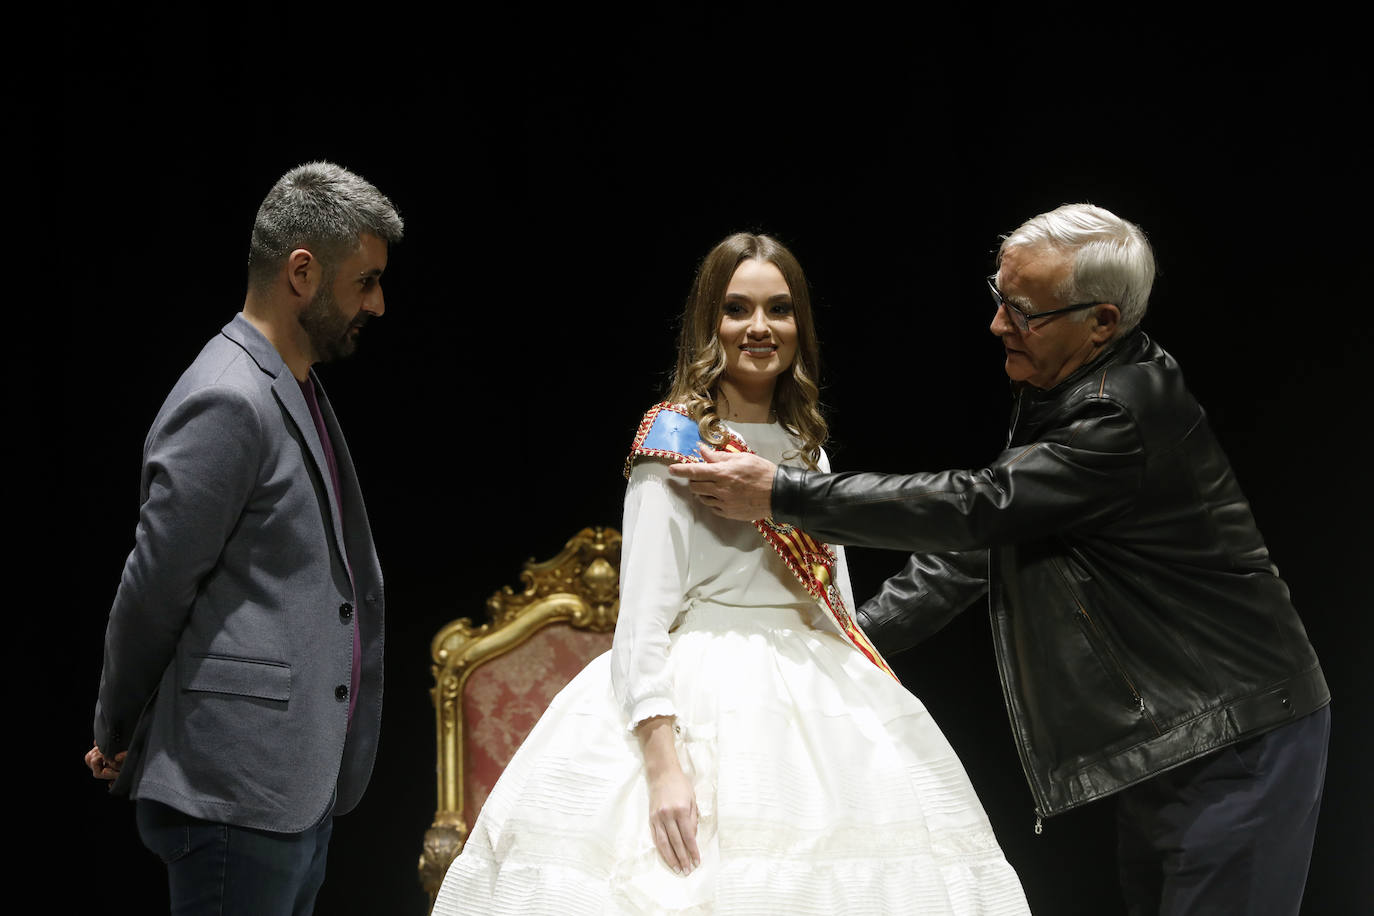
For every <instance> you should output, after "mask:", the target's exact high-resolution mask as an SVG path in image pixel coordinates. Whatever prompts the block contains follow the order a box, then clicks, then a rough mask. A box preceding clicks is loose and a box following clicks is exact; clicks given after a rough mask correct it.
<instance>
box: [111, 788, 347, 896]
mask: <svg viewBox="0 0 1374 916" xmlns="http://www.w3.org/2000/svg"><path fill="white" fill-rule="evenodd" d="M136 817H137V820H138V835H139V836H140V837H141V838H142V840H143V845H145V846H147V847H148V848H149V849H150V850H152V851H153V852H154V853H155V854H156V855H157V856H158V858H160V859H162V861H163V862H164V863H165V864H166V866H167V882H168V889H169V891H170V894H171V902H172V910H171V911H172V914H173V916H200V914H211V913H213V914H216V916H219V914H224V916H231V914H232V916H248V914H253V916H308V914H310V913H311V912H313V911H314V909H315V895H316V894H317V893H319V890H320V886H321V885H322V884H324V869H325V859H326V858H327V856H328V852H329V837H330V834H331V833H332V832H333V829H334V818H333V817H332V816H326V817H325V818H324V820H322V821H320V823H319V824H317V825H315V826H314V827H312V828H310V829H309V830H306V831H305V832H304V833H272V832H270V831H267V830H251V829H248V828H246V827H234V826H231V825H229V824H219V823H215V822H214V821H203V820H200V819H199V818H194V817H190V816H188V815H185V814H182V813H181V812H180V811H177V810H176V809H174V808H169V807H168V806H166V805H163V804H159V803H158V802H154V801H147V800H143V799H141V800H139V801H138V802H137V814H136Z"/></svg>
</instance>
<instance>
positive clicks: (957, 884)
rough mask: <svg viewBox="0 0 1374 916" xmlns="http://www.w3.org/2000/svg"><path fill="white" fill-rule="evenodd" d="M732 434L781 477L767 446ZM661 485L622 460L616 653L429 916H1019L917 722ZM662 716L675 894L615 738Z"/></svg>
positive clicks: (676, 484) (557, 709) (770, 432)
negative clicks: (675, 761)
mask: <svg viewBox="0 0 1374 916" xmlns="http://www.w3.org/2000/svg"><path fill="white" fill-rule="evenodd" d="M730 425H731V427H732V428H733V429H734V430H735V431H736V432H737V433H738V434H739V435H740V436H741V437H742V438H743V439H744V441H745V442H746V443H748V445H749V446H750V447H751V448H752V449H753V450H754V451H756V452H758V453H759V454H760V455H763V456H764V457H765V458H769V459H770V460H773V461H775V462H776V461H779V460H783V461H784V463H789V464H790V463H797V462H796V459H795V457H793V449H794V448H795V445H794V443H793V441H792V440H791V439H790V438H789V437H788V436H787V434H786V433H785V432H784V431H783V430H782V429H781V427H779V426H778V425H777V424H766V423H732V424H730ZM785 454H786V455H787V456H789V457H788V458H786V459H784V455H785ZM668 463H669V462H667V461H663V460H657V459H640V460H638V461H637V462H636V464H635V467H634V470H633V473H632V474H631V477H630V483H629V487H628V489H627V491H626V495H625V519H624V526H623V536H624V541H623V545H622V554H621V592H620V618H619V624H618V625H617V627H616V633H615V642H614V647H613V648H612V650H611V651H610V652H608V653H606V654H605V655H602V656H601V657H599V658H597V659H595V660H594V661H592V662H591V663H590V664H589V665H588V666H587V667H586V668H585V669H584V670H583V671H582V672H581V673H580V674H579V675H578V676H577V677H576V678H574V679H573V680H572V681H571V682H570V683H569V684H568V686H567V687H565V688H564V689H563V691H562V692H561V693H559V695H558V696H557V697H556V698H555V699H554V701H553V703H552V704H551V705H550V706H549V709H548V711H547V712H546V713H545V714H544V716H543V717H542V718H541V719H540V720H539V722H538V724H536V725H535V727H534V729H533V731H531V732H530V735H529V737H528V738H527V739H526V740H525V743H524V744H523V745H522V746H521V747H520V749H519V751H517V752H516V754H515V757H514V759H512V760H511V763H510V765H509V766H508V767H507V768H506V770H505V773H504V774H503V775H502V776H501V779H500V780H499V781H498V782H497V784H496V786H495V788H494V789H493V790H492V793H491V795H490V797H489V798H488V799H487V802H486V804H485V805H484V806H483V808H482V812H481V814H480V815H479V817H478V818H477V822H476V824H474V825H473V828H472V832H471V834H470V835H469V837H468V840H467V845H466V846H465V847H464V849H463V852H462V855H460V856H459V857H458V859H457V860H456V861H455V862H454V863H453V865H452V866H451V867H450V868H449V871H448V874H447V875H446V877H445V879H444V884H443V888H442V889H441V890H440V892H439V896H438V899H437V900H436V902H435V905H434V913H435V914H440V916H456V914H484V916H486V914H512V916H541V914H549V916H569V914H589V916H590V914H597V916H600V914H606V913H612V914H624V913H676V914H708V913H709V914H743V913H779V914H788V916H804V914H818V916H820V914H824V916H835V914H843V913H854V914H899V913H900V914H907V913H920V914H928V913H951V914H975V913H976V914H999V916H1000V914H1012V913H1026V912H1028V910H1027V907H1026V900H1025V896H1024V894H1023V892H1022V890H1021V885H1020V882H1019V881H1018V880H1017V877H1016V873H1015V872H1014V871H1013V870H1012V868H1011V866H1010V865H1008V864H1007V862H1006V860H1005V858H1004V857H1003V855H1002V851H1001V849H1000V848H999V847H998V845H997V840H996V839H995V837H994V836H993V833H992V828H991V826H990V825H989V823H988V819H987V816H986V815H985V814H984V813H983V809H982V806H981V805H980V804H979V803H978V798H977V796H976V795H975V794H974V791H973V787H972V786H971V785H970V783H969V780H968V776H967V775H966V774H965V772H964V769H963V767H962V766H961V765H960V763H959V760H958V758H957V757H956V756H955V754H954V751H953V750H952V749H951V748H950V746H949V744H948V742H946V741H945V738H944V735H942V734H941V733H940V730H939V728H938V727H937V726H936V725H935V723H934V721H932V720H931V718H930V715H929V714H928V713H927V712H926V710H925V707H924V706H923V705H922V704H921V702H920V700H918V699H916V698H915V697H914V696H912V695H911V694H910V693H908V692H907V691H906V690H905V689H904V688H903V687H902V686H901V685H900V684H898V683H897V682H896V681H894V680H893V679H892V678H891V677H890V676H889V675H887V674H886V673H884V672H883V671H881V670H880V669H879V668H878V667H876V666H875V665H874V664H873V663H872V662H870V661H869V660H868V659H866V658H864V657H863V656H862V655H861V654H860V653H859V652H858V650H856V649H854V648H853V647H852V646H851V645H850V644H849V643H848V642H847V641H846V640H844V639H843V638H842V637H841V636H840V635H839V631H838V630H837V628H836V627H835V626H834V625H833V624H831V623H829V621H828V619H827V618H826V616H825V615H824V613H823V612H822V611H821V610H820V609H819V608H818V607H817V606H816V604H815V602H814V601H813V600H812V599H811V598H810V596H809V595H808V594H807V593H806V591H805V590H804V589H803V588H802V586H801V584H800V583H799V582H797V580H796V579H795V578H794V577H793V576H792V574H791V573H790V572H789V571H788V569H787V568H786V567H785V566H784V565H783V563H782V561H781V560H780V559H779V558H778V556H777V555H776V554H775V553H774V552H773V549H772V548H771V547H769V546H768V544H767V543H765V542H764V540H763V538H762V537H761V536H760V535H759V533H758V531H756V530H755V529H754V527H753V526H752V525H749V524H746V523H742V522H734V521H728V520H725V519H721V518H718V517H716V516H715V515H713V514H711V512H709V511H708V510H706V509H704V508H703V507H701V506H700V504H698V503H697V501H696V500H695V499H693V498H692V496H691V495H690V493H689V492H688V490H687V487H686V484H685V483H684V482H683V481H681V480H679V479H677V478H674V477H671V476H670V475H669V474H668V471H667V466H668ZM837 553H839V560H840V562H839V564H838V569H837V573H838V576H837V579H838V582H839V584H840V588H841V591H842V592H843V594H844V597H845V600H846V602H848V606H849V608H850V609H851V610H852V609H853V607H854V604H853V597H852V595H851V589H850V584H849V576H848V571H847V569H846V567H845V565H844V555H843V552H842V551H837ZM661 715H674V716H676V717H677V728H678V753H679V757H680V759H681V761H682V765H683V770H684V771H685V772H686V773H687V775H688V777H689V778H691V779H692V781H693V784H694V786H695V789H696V800H697V807H698V808H699V810H700V821H699V826H698V832H697V843H698V847H699V849H700V852H701V860H702V861H701V866H700V867H699V868H697V869H696V870H695V871H693V872H692V874H690V875H688V876H687V877H680V876H678V875H676V874H674V873H673V872H672V871H671V870H670V869H669V868H668V867H667V866H666V865H665V864H664V863H663V861H662V859H661V858H660V856H659V854H658V851H657V849H655V847H654V843H653V837H652V834H651V832H650V827H649V792H648V783H647V781H646V778H645V774H644V758H643V755H642V753H641V752H640V748H639V742H638V739H637V738H636V737H635V735H634V733H633V731H632V729H633V726H634V724H636V723H638V722H640V721H643V720H644V719H646V718H649V717H651V716H661Z"/></svg>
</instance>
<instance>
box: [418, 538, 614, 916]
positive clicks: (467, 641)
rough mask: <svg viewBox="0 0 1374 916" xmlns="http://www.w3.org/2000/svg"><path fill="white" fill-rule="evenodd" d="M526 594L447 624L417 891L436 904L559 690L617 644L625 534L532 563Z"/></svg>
mask: <svg viewBox="0 0 1374 916" xmlns="http://www.w3.org/2000/svg"><path fill="white" fill-rule="evenodd" d="M520 579H521V583H522V585H523V589H522V590H521V591H519V592H517V591H515V590H514V589H512V588H510V587H509V586H507V587H505V588H503V589H501V591H499V592H497V593H496V594H494V595H492V596H491V598H489V599H488V600H487V611H488V614H489V616H490V622H488V623H485V624H483V625H482V626H480V627H474V626H473V625H472V621H471V620H469V619H468V618H460V619H458V620H454V621H451V622H449V623H447V624H445V625H444V626H443V627H442V628H441V629H440V630H439V632H438V633H436V634H435V636H434V640H433V641H432V642H431V644H430V655H431V658H432V661H433V666H432V668H431V670H432V671H433V674H434V687H433V689H431V691H430V695H431V697H432V698H433V700H434V724H435V739H436V750H437V756H438V759H437V763H436V771H437V775H438V807H437V810H436V811H435V815H434V823H433V824H432V825H431V826H430V828H429V830H427V831H426V832H425V841H424V852H423V854H422V855H421V856H420V883H421V884H422V885H424V888H425V891H426V893H428V894H429V900H430V905H431V906H433V903H434V897H435V895H436V894H438V892H439V885H440V884H442V883H443V880H444V873H445V872H446V871H447V870H448V866H449V863H451V862H452V861H453V860H454V859H455V858H456V857H457V856H458V853H459V852H461V851H462V848H463V843H464V841H465V840H466V839H467V835H468V830H469V828H470V827H471V825H472V823H473V822H474V821H475V820H476V818H477V812H478V811H480V810H481V808H482V803H483V802H485V801H486V799H487V794H488V793H489V792H491V789H492V787H493V786H494V785H495V784H496V780H497V779H498V778H499V777H500V775H501V771H502V770H504V769H505V766H506V764H507V763H509V762H510V759H511V757H512V756H513V755H514V754H515V751H516V749H517V748H519V746H520V743H521V742H522V741H523V740H524V739H525V736H526V735H528V734H529V732H530V729H532V728H533V727H534V724H535V722H537V721H538V720H539V717H540V716H541V715H542V714H543V712H544V710H545V708H547V706H548V704H549V701H551V700H552V699H553V698H554V696H555V695H556V694H557V693H558V691H560V690H562V689H563V687H564V685H566V684H567V683H568V681H570V680H572V679H573V677H574V676H576V675H577V673H578V672H579V671H581V670H582V669H583V667H585V666H586V664H587V662H589V661H591V660H592V659H593V658H595V657H596V656H598V655H600V654H601V653H602V652H605V651H606V650H607V649H609V648H610V646H611V636H612V634H613V632H614V630H615V620H616V614H617V612H618V611H619V609H620V600H619V599H620V532H618V531H616V530H615V529H614V528H584V529H583V530H582V531H580V532H578V533H577V534H576V535H574V536H573V538H572V539H571V540H569V541H568V543H567V544H566V545H565V546H564V547H563V550H562V552H560V553H559V554H558V556H556V557H554V558H553V559H551V560H546V561H544V562H542V563H536V562H535V561H534V560H529V561H527V562H526V563H525V568H524V571H523V572H522V573H521V574H520Z"/></svg>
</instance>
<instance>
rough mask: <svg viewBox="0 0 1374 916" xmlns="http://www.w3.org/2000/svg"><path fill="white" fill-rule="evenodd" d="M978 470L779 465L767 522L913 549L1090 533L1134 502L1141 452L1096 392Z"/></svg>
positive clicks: (1132, 431)
mask: <svg viewBox="0 0 1374 916" xmlns="http://www.w3.org/2000/svg"><path fill="white" fill-rule="evenodd" d="M1064 412H1065V413H1066V414H1069V415H1067V416H1061V417H1057V418H1055V422H1050V423H1045V424H1043V426H1042V428H1043V429H1044V430H1045V433H1044V435H1043V437H1041V438H1039V439H1037V440H1035V441H1032V442H1029V443H1027V444H1025V445H1017V446H1013V447H1011V448H1008V449H1007V450H1006V451H1004V452H1003V453H1002V454H1001V455H999V456H998V457H997V460H996V461H994V462H993V463H992V464H991V465H989V466H988V467H986V468H983V469H981V470H970V471H941V472H937V473H917V474H871V473H847V474H820V473H816V472H814V471H806V470H803V469H799V468H790V467H780V468H778V472H777V475H776V476H775V477H774V480H773V518H774V520H775V521H779V522H786V523H790V524H793V525H796V526H798V527H800V528H803V529H805V530H806V531H807V532H808V533H810V534H811V536H812V537H815V538H818V539H820V540H823V541H825V542H826V543H830V544H846V545H855V546H860V547H882V548H886V549H891V550H909V551H915V552H918V553H944V552H948V551H963V550H978V549H982V548H988V547H998V546H1002V545H1006V544H1013V543H1017V542H1021V541H1028V540H1033V539H1037V538H1043V537H1044V536H1045V535H1046V534H1049V533H1051V532H1053V533H1056V534H1065V533H1072V532H1082V531H1091V530H1094V529H1096V528H1098V527H1100V526H1101V525H1103V524H1105V523H1107V522H1109V521H1111V520H1112V519H1114V518H1116V517H1118V516H1119V515H1120V514H1121V513H1122V511H1123V510H1124V509H1126V508H1128V507H1129V506H1130V505H1131V503H1132V501H1133V500H1134V499H1135V496H1136V493H1137V491H1138V490H1139V486H1140V481H1141V479H1142V476H1143V472H1144V464H1145V457H1144V450H1143V448H1142V445H1141V441H1140V436H1139V434H1138V432H1137V430H1136V427H1135V424H1134V422H1133V421H1132V418H1131V416H1130V414H1129V413H1128V412H1127V410H1126V409H1125V408H1124V407H1123V406H1122V405H1120V404H1119V403H1117V402H1116V401H1114V400H1111V399H1109V398H1102V397H1092V398H1087V399H1084V400H1082V401H1079V402H1078V403H1077V404H1076V405H1075V406H1074V407H1073V408H1071V409H1070V408H1066V409H1065V411H1064Z"/></svg>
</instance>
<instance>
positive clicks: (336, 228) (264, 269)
mask: <svg viewBox="0 0 1374 916" xmlns="http://www.w3.org/2000/svg"><path fill="white" fill-rule="evenodd" d="M404 231H405V224H404V223H402V222H401V215H400V214H399V213H397V212H396V207H395V206H394V205H393V204H392V203H391V201H390V200H388V199H387V197H386V195H384V194H382V192H381V191H378V190H377V189H376V188H374V187H373V186H372V185H371V184H369V183H368V182H367V181H365V180H364V179H363V178H362V177H361V176H359V175H355V174H354V173H352V172H350V171H349V170H348V169H345V168H342V167H340V166H337V165H335V164H334V163H332V162H307V163H306V164H305V165H298V166H296V167H295V168H294V169H292V170H291V171H289V172H287V173H286V174H285V175H283V176H282V177H281V178H279V179H278V180H277V183H276V184H274V185H272V190H270V191H268V192H267V197H266V198H264V199H263V202H262V206H261V207H259V208H258V215H257V219H255V220H254V221H253V239H252V241H251V242H250V243H249V246H248V283H249V285H250V286H258V285H260V284H263V283H265V282H267V280H268V278H270V277H271V276H272V275H273V274H274V273H275V272H276V271H277V269H279V268H280V267H281V264H282V262H283V261H284V260H285V259H286V257H287V255H289V254H290V253H291V252H292V251H294V250H296V249H297V248H304V249H306V250H307V251H309V252H310V253H311V254H313V255H315V257H317V258H319V259H320V261H321V263H322V264H323V265H324V267H325V271H326V274H327V275H328V274H330V273H332V269H333V268H335V267H337V265H338V262H339V261H340V260H342V259H343V258H344V257H347V256H348V254H350V253H352V252H353V251H355V250H356V249H357V247H358V244H359V241H360V239H361V238H362V236H363V235H364V234H367V235H375V236H376V237H377V238H379V239H381V240H382V241H383V242H386V243H387V244H388V245H391V244H394V243H396V242H399V241H400V240H401V236H402V234H403V233H404Z"/></svg>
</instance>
